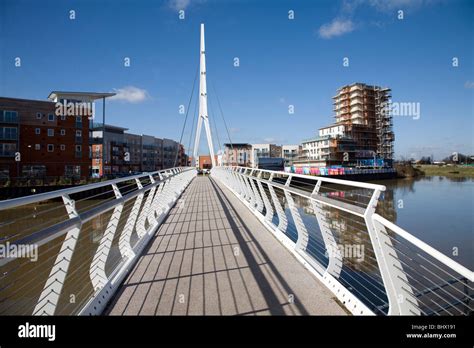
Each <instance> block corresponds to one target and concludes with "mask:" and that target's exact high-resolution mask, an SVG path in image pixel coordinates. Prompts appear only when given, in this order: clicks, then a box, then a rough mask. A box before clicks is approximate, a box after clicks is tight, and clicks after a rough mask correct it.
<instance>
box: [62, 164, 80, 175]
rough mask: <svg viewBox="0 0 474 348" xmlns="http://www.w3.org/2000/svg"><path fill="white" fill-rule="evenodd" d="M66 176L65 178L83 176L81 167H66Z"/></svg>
mask: <svg viewBox="0 0 474 348" xmlns="http://www.w3.org/2000/svg"><path fill="white" fill-rule="evenodd" d="M64 175H65V176H81V166H71V165H66V166H64Z"/></svg>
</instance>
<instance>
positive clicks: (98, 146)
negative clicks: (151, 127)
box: [92, 124, 187, 177]
mask: <svg viewBox="0 0 474 348" xmlns="http://www.w3.org/2000/svg"><path fill="white" fill-rule="evenodd" d="M104 130H105V132H104ZM127 130H128V128H123V127H118V126H113V125H108V124H106V125H105V127H104V126H103V125H102V124H94V128H93V130H92V134H93V137H92V153H93V156H92V172H93V176H98V177H100V176H102V175H104V174H106V175H107V174H112V175H117V174H127V173H130V172H153V171H157V170H161V169H166V168H172V167H174V166H175V163H174V162H175V159H176V152H178V160H177V163H176V166H180V165H183V166H184V165H186V161H187V158H186V154H185V153H184V147H183V146H182V145H181V144H178V142H176V141H174V140H171V139H160V138H156V137H154V136H151V135H138V134H132V133H126V131H127ZM104 134H105V139H104V138H103V137H104ZM103 146H104V148H105V154H104V153H103V152H102V147H103ZM102 163H104V165H102Z"/></svg>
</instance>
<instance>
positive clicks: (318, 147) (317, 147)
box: [302, 136, 330, 160]
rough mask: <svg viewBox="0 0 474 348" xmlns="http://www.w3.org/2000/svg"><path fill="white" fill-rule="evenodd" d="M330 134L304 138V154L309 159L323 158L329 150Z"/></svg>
mask: <svg viewBox="0 0 474 348" xmlns="http://www.w3.org/2000/svg"><path fill="white" fill-rule="evenodd" d="M329 138H330V137H329V136H324V137H318V138H313V139H308V140H304V141H303V142H302V148H303V155H304V156H305V157H306V159H309V160H322V159H323V157H322V156H323V155H327V153H328V152H329Z"/></svg>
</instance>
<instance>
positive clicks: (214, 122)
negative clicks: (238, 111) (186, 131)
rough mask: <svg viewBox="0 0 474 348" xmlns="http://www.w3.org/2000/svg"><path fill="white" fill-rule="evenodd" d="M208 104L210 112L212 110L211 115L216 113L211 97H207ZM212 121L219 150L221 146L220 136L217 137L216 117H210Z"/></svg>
mask: <svg viewBox="0 0 474 348" xmlns="http://www.w3.org/2000/svg"><path fill="white" fill-rule="evenodd" d="M209 106H210V107H211V112H212V115H213V116H214V115H216V113H215V112H214V107H213V106H212V98H209ZM211 119H212V121H213V125H214V131H215V133H216V137H217V144H218V145H219V150H220V149H222V147H221V140H220V137H219V132H218V131H217V124H216V119H215V118H214V117H211Z"/></svg>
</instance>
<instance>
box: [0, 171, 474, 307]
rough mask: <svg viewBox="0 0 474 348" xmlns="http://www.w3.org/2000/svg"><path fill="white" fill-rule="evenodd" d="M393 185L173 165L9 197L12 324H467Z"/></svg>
mask: <svg viewBox="0 0 474 348" xmlns="http://www.w3.org/2000/svg"><path fill="white" fill-rule="evenodd" d="M384 190H385V187H384V186H381V185H374V184H367V183H359V182H351V181H345V180H337V179H331V178H324V177H308V176H303V175H297V174H289V173H282V172H271V171H264V170H256V169H250V168H241V167H215V168H214V169H213V170H212V173H211V175H210V176H197V173H196V170H195V169H194V168H175V169H170V170H165V171H160V172H154V173H146V174H142V175H137V176H131V177H127V178H121V179H116V180H110V181H104V182H99V183H96V184H91V185H85V186H78V187H75V188H69V189H64V190H59V191H54V192H49V193H43V194H37V195H32V196H27V197H22V198H17V199H11V200H5V201H0V238H1V244H2V246H3V249H2V251H3V254H2V255H3V257H2V258H0V271H1V273H0V279H1V281H0V314H1V315H14V314H20V315H32V314H33V315H98V314H103V315H237V314H240V315H345V314H355V315H374V314H376V315H387V314H388V315H398V314H409V315H469V314H471V313H472V296H473V295H472V286H473V284H472V282H473V279H474V277H473V272H472V271H470V270H468V269H467V268H465V267H463V266H462V265H460V264H458V263H457V262H455V261H454V260H452V259H450V258H448V257H447V256H445V255H443V254H441V253H440V252H438V251H437V250H435V249H433V248H432V247H430V246H429V245H427V244H425V243H424V242H422V241H421V240H419V239H417V238H416V237H414V236H413V235H411V234H410V233H408V232H407V231H404V230H403V229H401V228H400V227H398V226H396V225H394V224H393V223H391V222H390V221H388V220H386V219H385V218H383V217H382V216H381V215H379V214H378V213H377V212H376V208H377V202H378V199H379V196H380V195H381V194H383V192H384Z"/></svg>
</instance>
